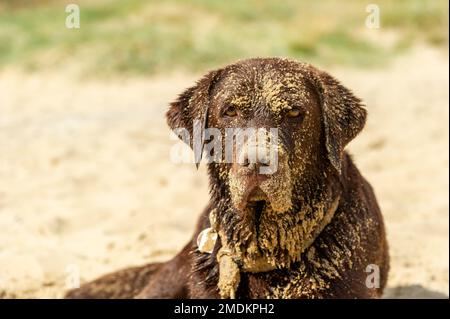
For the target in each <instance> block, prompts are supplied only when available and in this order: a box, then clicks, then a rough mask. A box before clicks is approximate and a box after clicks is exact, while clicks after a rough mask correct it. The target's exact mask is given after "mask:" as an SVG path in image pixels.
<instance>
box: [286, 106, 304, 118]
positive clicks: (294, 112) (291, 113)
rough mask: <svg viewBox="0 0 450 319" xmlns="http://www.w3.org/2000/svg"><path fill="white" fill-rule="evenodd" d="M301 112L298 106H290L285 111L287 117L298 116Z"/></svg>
mask: <svg viewBox="0 0 450 319" xmlns="http://www.w3.org/2000/svg"><path fill="white" fill-rule="evenodd" d="M301 114H302V112H301V111H300V110H299V109H298V108H292V109H290V110H289V112H288V113H287V115H288V116H289V117H299V116H300V115H301Z"/></svg>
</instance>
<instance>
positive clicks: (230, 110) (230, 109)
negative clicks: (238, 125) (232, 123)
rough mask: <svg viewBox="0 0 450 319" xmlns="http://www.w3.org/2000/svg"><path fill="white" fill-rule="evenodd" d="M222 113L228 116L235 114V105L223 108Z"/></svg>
mask: <svg viewBox="0 0 450 319" xmlns="http://www.w3.org/2000/svg"><path fill="white" fill-rule="evenodd" d="M223 114H224V115H226V116H229V117H234V116H236V115H237V110H236V107H234V106H229V107H227V109H226V110H225V112H223Z"/></svg>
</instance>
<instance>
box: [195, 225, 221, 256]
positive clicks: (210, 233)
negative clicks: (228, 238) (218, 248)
mask: <svg viewBox="0 0 450 319" xmlns="http://www.w3.org/2000/svg"><path fill="white" fill-rule="evenodd" d="M216 240H217V233H216V232H215V231H214V230H213V229H212V228H211V227H208V228H205V229H203V230H202V231H201V232H200V234H198V237H197V248H198V250H199V251H200V252H202V253H208V254H210V253H212V251H213V250H214V246H215V244H216Z"/></svg>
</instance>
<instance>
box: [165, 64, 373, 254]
mask: <svg viewBox="0 0 450 319" xmlns="http://www.w3.org/2000/svg"><path fill="white" fill-rule="evenodd" d="M167 118H168V123H169V126H170V127H171V128H172V129H175V128H180V127H181V128H186V129H187V130H188V131H189V132H190V133H191V134H192V135H195V132H194V130H195V129H194V126H195V125H194V123H195V121H196V120H197V123H200V126H201V129H202V130H203V132H204V130H205V129H208V128H215V129H216V133H217V134H212V137H213V138H212V139H215V141H216V142H215V143H217V142H219V143H218V144H214V145H216V146H217V145H220V146H222V148H221V150H222V151H221V152H219V153H220V154H217V150H216V149H214V150H213V153H214V152H216V153H215V154H208V155H210V157H209V158H210V159H211V158H212V159H216V161H215V162H212V163H210V164H209V172H210V174H211V179H212V184H213V185H212V188H213V196H216V197H217V198H216V200H217V201H218V202H219V203H221V205H223V206H227V207H222V208H223V209H222V210H225V211H227V214H226V216H223V217H222V218H223V219H226V220H227V221H226V222H225V221H222V222H223V223H226V224H228V225H227V226H224V227H228V228H230V227H234V228H237V229H242V228H245V229H246V230H247V231H246V232H245V234H243V233H242V232H241V233H240V234H239V235H236V230H232V229H229V230H228V231H227V236H228V241H240V242H243V241H245V240H247V241H252V242H254V246H255V247H253V248H254V250H261V249H263V250H264V242H265V245H266V246H267V245H269V244H268V243H267V242H268V241H269V242H270V241H271V242H272V243H271V244H270V245H272V246H277V247H278V248H277V249H276V250H277V252H278V253H279V252H280V250H283V249H285V250H286V249H288V248H286V247H284V248H283V247H280V241H281V237H283V236H288V235H289V234H288V233H285V234H284V235H283V234H281V233H280V234H278V235H277V234H275V235H273V234H270V232H274V231H275V232H278V230H276V229H277V228H279V227H280V223H282V226H281V227H282V228H283V227H284V228H286V227H290V226H288V225H287V224H289V223H293V224H298V223H299V221H298V220H297V219H296V218H300V217H299V215H301V214H299V213H298V212H299V210H304V208H305V207H306V205H307V204H311V205H312V202H313V201H314V199H317V198H316V197H317V194H319V192H320V190H319V189H318V188H320V187H319V186H320V185H322V184H323V183H322V181H323V180H326V179H327V175H329V174H335V175H336V176H339V174H340V172H341V163H342V157H343V150H344V147H345V146H346V145H347V143H348V142H349V141H350V140H352V139H353V138H354V137H355V136H356V135H357V134H358V133H359V132H360V131H361V129H362V128H363V126H364V123H365V119H366V111H365V110H364V109H363V108H362V106H361V103H360V100H359V99H358V98H356V97H355V96H354V95H353V94H352V93H351V92H350V91H349V90H348V89H347V88H345V87H343V86H342V85H341V84H340V83H339V82H338V81H337V80H335V79H334V78H333V77H331V76H330V75H328V74H327V73H325V72H322V71H319V70H318V69H316V68H314V67H312V66H310V65H308V64H304V63H298V62H295V61H290V60H286V59H278V58H267V59H263V58H261V59H249V60H244V61H240V62H237V63H235V64H232V65H229V66H227V67H224V68H222V69H219V70H216V71H212V72H210V73H208V74H207V75H206V76H204V77H203V78H202V79H200V80H199V81H198V82H197V84H196V85H195V86H193V87H191V88H189V89H187V90H186V91H184V92H183V93H182V94H181V95H180V96H179V98H178V100H176V101H175V102H173V103H172V104H171V107H170V109H169V111H168V113H167ZM230 128H235V129H239V130H241V131H240V132H244V139H242V140H241V144H240V147H237V146H236V145H237V144H239V143H237V144H236V143H235V144H233V147H232V152H231V153H232V155H231V157H230V156H229V154H227V150H229V149H230V148H229V146H227V145H226V142H227V141H230V140H229V139H228V137H229V136H230V134H234V133H235V132H236V131H234V132H233V133H230V130H229V129H230ZM252 129H253V130H254V131H252ZM252 133H255V134H254V135H253V136H255V138H252V137H249V136H251V135H252ZM246 134H247V136H246ZM208 135H209V134H206V136H204V137H205V143H204V144H205V145H207V144H208V142H209V141H211V140H212V139H208V138H209V137H210V136H208ZM235 136H237V135H235ZM202 145H203V144H202ZM191 146H192V145H191ZM274 146H275V147H274ZM274 150H275V152H274ZM208 151H209V149H208ZM211 155H212V157H211ZM218 155H219V156H218ZM227 156H228V160H226V159H227V158H226V157H227ZM218 159H221V161H220V160H219V161H217V160H218ZM230 159H231V160H230ZM303 218H304V216H303ZM294 219H295V220H294ZM233 221H234V223H233ZM242 225H246V226H245V227H244V226H242ZM249 225H250V226H249ZM270 225H272V226H273V227H271V226H270ZM283 225H284V226H283ZM294 226H295V225H293V227H294ZM265 230H266V232H267V233H266V234H265V233H264V232H265ZM255 236H256V237H255ZM273 236H275V237H277V238H276V239H274V237H273ZM242 237H245V239H244V238H242ZM251 238H253V239H251ZM273 241H276V242H277V243H273ZM286 245H288V244H286ZM286 245H285V246H286ZM247 248H248V247H247ZM247 248H246V249H247ZM272 248H273V247H272ZM266 253H267V252H266ZM272 253H273V255H274V256H275V255H276V254H275V252H274V251H273V249H272ZM269 255H270V254H269Z"/></svg>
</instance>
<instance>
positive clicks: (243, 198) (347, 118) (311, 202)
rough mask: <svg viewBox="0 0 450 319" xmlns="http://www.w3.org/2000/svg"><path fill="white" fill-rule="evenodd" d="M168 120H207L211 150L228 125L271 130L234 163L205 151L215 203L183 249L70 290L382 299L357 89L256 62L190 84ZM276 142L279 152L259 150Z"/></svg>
mask: <svg viewBox="0 0 450 319" xmlns="http://www.w3.org/2000/svg"><path fill="white" fill-rule="evenodd" d="M167 120H168V124H169V126H170V127H171V128H172V129H176V128H184V129H185V130H186V131H187V132H188V133H189V134H191V135H192V136H193V135H195V132H194V131H195V125H196V122H198V123H200V124H201V125H200V128H201V131H202V132H203V133H202V135H201V136H202V139H201V142H202V143H201V146H202V150H203V151H204V150H205V148H206V146H207V142H210V141H211V140H212V136H208V134H204V132H206V131H207V130H208V129H209V128H215V129H216V133H218V135H221V136H227V133H228V132H227V130H229V129H240V130H242V129H244V130H245V129H251V128H254V129H257V130H259V129H263V131H266V132H268V131H269V130H270V132H272V133H271V134H267V136H265V138H262V139H259V138H258V141H257V142H256V143H254V140H253V139H250V138H246V139H244V140H243V143H241V144H242V145H244V146H245V147H241V148H237V147H234V146H233V147H232V150H233V154H234V155H232V156H231V157H230V158H229V159H231V160H229V161H224V160H223V156H221V157H220V156H219V157H220V158H221V159H222V160H219V161H218V160H211V158H213V159H214V158H216V159H217V154H212V153H216V151H215V150H214V151H213V152H212V153H211V152H210V153H209V154H208V174H209V178H210V190H211V192H210V193H211V198H210V201H209V204H208V206H207V208H206V209H205V211H204V212H203V213H202V214H201V216H200V219H199V221H198V225H197V228H196V230H195V233H194V236H193V237H192V240H191V241H190V242H189V243H188V244H187V245H186V246H185V247H184V249H183V250H182V251H181V252H180V253H179V254H178V255H177V256H175V257H174V258H173V259H172V260H170V261H168V262H165V263H158V264H149V265H145V266H141V267H135V268H129V269H125V270H122V271H118V272H115V273H112V274H109V275H106V276H103V277H101V278H99V279H97V280H95V281H93V282H90V283H87V284H85V285H83V286H82V287H81V288H78V289H75V290H72V291H70V292H69V293H68V294H67V297H69V298H376V297H380V296H381V294H382V291H383V288H384V287H385V285H386V280H387V273H388V269H389V256H388V246H387V242H386V235H385V229H384V225H383V218H382V216H381V213H380V209H379V207H378V204H377V200H376V198H375V195H374V193H373V190H372V188H371V186H370V185H369V183H368V182H367V181H366V180H365V179H364V178H363V177H362V176H361V174H360V173H359V171H358V169H357V168H356V166H355V165H354V163H353V162H352V159H351V157H350V156H349V155H348V154H347V153H346V152H345V151H344V148H345V146H346V145H347V144H348V143H349V142H350V141H351V140H352V139H353V138H355V137H356V135H357V134H358V133H359V132H360V131H361V130H362V128H363V127H364V124H365V120H366V110H365V109H364V108H363V106H362V104H361V101H360V100H359V99H358V98H357V97H355V96H354V95H353V94H352V92H351V91H350V90H348V89H347V88H345V87H344V86H342V85H341V84H340V83H339V82H338V81H337V80H336V79H334V78H333V77H331V76H330V75H329V74H327V73H325V72H323V71H320V70H318V69H316V68H314V67H313V66H311V65H309V64H305V63H299V62H295V61H292V60H287V59H279V58H255V59H248V60H243V61H239V62H237V63H235V64H232V65H228V66H226V67H224V68H221V69H218V70H215V71H212V72H210V73H208V74H207V75H206V76H204V77H203V78H201V79H200V80H199V81H198V82H197V84H196V85H194V86H193V87H191V88H188V89H187V90H185V91H184V92H183V93H182V94H181V95H180V96H179V97H178V99H177V100H176V101H175V102H173V103H172V104H171V106H170V109H169V111H168V112H167ZM275 133H276V137H277V138H276V139H275V138H274V137H275ZM269 139H270V140H272V143H268V142H267V141H268V140H269ZM273 140H276V142H275V144H274V143H273ZM219 144H220V145H222V146H223V145H225V141H224V139H222V140H220V139H219ZM269 144H271V145H272V146H273V145H275V148H274V149H275V150H276V152H262V151H261V149H265V150H266V151H267V150H268V149H269V148H270V147H269ZM216 145H217V144H216ZM261 145H262V146H261ZM191 146H192V145H191ZM225 148H226V146H225ZM200 153H201V152H200ZM204 153H205V152H204ZM217 153H218V152H217ZM260 153H261V154H263V153H265V154H266V155H264V156H259V154H260ZM254 154H257V156H253V155H254ZM267 154H271V155H267ZM273 154H275V155H276V156H274V155H273ZM198 159H199V157H198V156H197V160H198ZM275 159H276V161H275ZM272 162H276V165H272V164H273V163H272ZM271 165H272V166H273V167H275V169H268V168H270V166H271ZM273 167H272V168H273ZM263 169H267V170H266V172H265V173H264V172H263Z"/></svg>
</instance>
